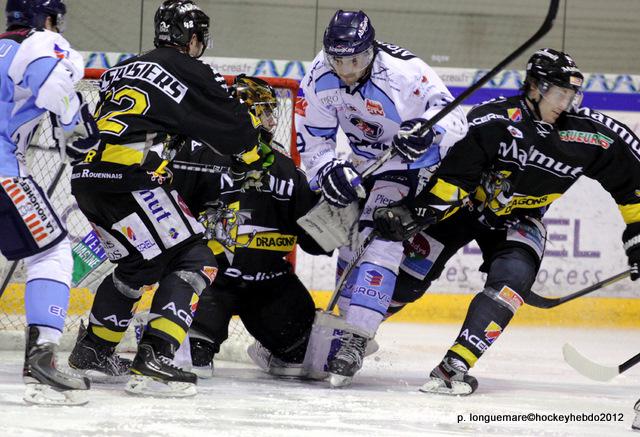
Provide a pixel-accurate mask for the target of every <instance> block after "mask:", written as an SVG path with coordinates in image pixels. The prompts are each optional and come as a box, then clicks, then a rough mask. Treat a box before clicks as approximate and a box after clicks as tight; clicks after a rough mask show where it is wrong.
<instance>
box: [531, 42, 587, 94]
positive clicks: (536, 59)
mask: <svg viewBox="0 0 640 437" xmlns="http://www.w3.org/2000/svg"><path fill="white" fill-rule="evenodd" d="M531 78H533V79H534V80H536V81H537V82H538V83H539V82H541V81H542V82H546V83H548V84H551V85H556V86H559V87H561V88H569V89H572V90H574V91H576V92H579V91H580V89H581V88H582V84H583V82H584V76H583V75H582V73H581V72H580V70H579V69H578V66H577V65H576V63H575V62H574V60H573V58H571V56H569V55H567V54H566V53H563V52H559V51H557V50H554V49H550V48H544V49H540V50H538V51H537V52H535V53H534V54H533V55H532V56H531V58H529V62H527V77H526V80H525V90H526V89H528V86H529V84H530V83H531V81H530V79H531Z"/></svg>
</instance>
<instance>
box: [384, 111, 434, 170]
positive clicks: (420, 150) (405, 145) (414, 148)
mask: <svg viewBox="0 0 640 437" xmlns="http://www.w3.org/2000/svg"><path fill="white" fill-rule="evenodd" d="M426 123H427V120H425V119H424V118H413V119H411V120H407V121H403V122H402V124H401V125H400V130H398V133H397V134H396V135H395V136H394V137H393V141H392V143H391V145H392V146H393V148H394V149H395V150H396V152H397V153H398V155H400V156H402V158H403V159H404V160H406V161H409V162H414V161H417V160H418V159H420V158H421V157H422V156H423V155H424V154H425V152H426V151H427V149H429V147H430V146H431V144H433V140H434V139H435V138H436V132H435V131H434V130H433V128H431V129H429V130H428V131H427V132H426V133H425V134H422V135H421V134H420V130H421V128H422V126H424V125H425V124H426Z"/></svg>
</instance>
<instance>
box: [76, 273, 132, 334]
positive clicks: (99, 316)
mask: <svg viewBox="0 0 640 437" xmlns="http://www.w3.org/2000/svg"><path fill="white" fill-rule="evenodd" d="M123 287H125V286H124V285H121V287H120V288H123ZM131 290H132V292H131V293H128V294H129V295H130V296H134V295H136V294H137V295H138V297H129V296H126V295H125V294H123V292H122V291H121V290H119V289H118V288H117V287H116V285H115V283H114V279H113V275H109V276H107V277H106V278H105V279H104V281H102V284H100V286H99V287H98V290H97V291H96V297H95V298H94V300H93V306H92V307H91V317H90V320H89V326H88V327H87V331H88V335H89V337H90V338H91V339H92V340H93V341H95V342H103V343H108V344H110V345H111V346H116V345H117V344H118V343H120V341H121V340H122V337H124V333H125V332H126V330H127V328H128V327H129V324H130V323H131V320H132V318H133V312H134V308H135V305H136V304H137V302H138V301H139V300H140V295H141V293H139V294H138V293H137V292H136V293H134V290H133V289H131Z"/></svg>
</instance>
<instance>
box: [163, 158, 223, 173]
mask: <svg viewBox="0 0 640 437" xmlns="http://www.w3.org/2000/svg"><path fill="white" fill-rule="evenodd" d="M171 165H172V167H173V168H175V169H178V170H186V171H194V172H197V173H213V174H228V173H229V171H230V168H229V167H227V166H224V165H211V164H202V163H199V162H190V161H176V160H173V161H171Z"/></svg>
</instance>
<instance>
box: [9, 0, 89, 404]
mask: <svg viewBox="0 0 640 437" xmlns="http://www.w3.org/2000/svg"><path fill="white" fill-rule="evenodd" d="M65 13H66V6H65V4H64V3H63V2H62V1H61V0H48V1H44V0H33V1H27V0H8V1H7V3H6V16H7V32H6V33H4V34H2V35H0V53H2V57H1V58H0V83H2V89H1V90H0V100H1V102H2V110H1V111H2V125H1V128H0V155H1V158H0V186H1V187H2V189H1V190H0V251H1V252H2V254H3V255H4V256H5V257H6V258H7V259H9V260H14V261H17V260H19V259H23V260H24V263H25V265H26V269H27V278H26V290H25V309H26V315H27V325H28V327H27V332H26V348H25V361H24V369H23V377H24V382H25V384H26V390H25V396H24V399H25V401H27V402H29V403H39V404H63V405H74V404H82V403H86V401H87V397H86V396H84V394H83V393H82V392H79V391H80V390H87V389H88V388H89V381H88V380H87V379H86V378H79V377H77V376H72V375H68V374H66V373H63V372H61V371H59V370H58V369H57V368H56V365H55V361H54V358H55V351H56V345H57V344H58V343H59V341H60V336H61V335H62V331H63V329H64V319H65V315H66V310H67V307H68V305H69V286H70V283H71V271H72V265H73V261H72V258H71V246H70V242H69V238H68V236H67V230H66V228H65V223H64V222H63V220H62V219H61V218H60V217H59V216H58V213H57V212H56V211H55V209H54V207H53V206H52V204H51V201H50V200H49V197H48V196H47V194H46V193H45V191H44V190H43V187H41V186H40V185H39V184H38V183H37V182H36V181H35V180H34V179H33V178H32V176H31V175H30V173H29V169H28V168H27V165H26V153H27V152H26V150H27V147H28V146H29V143H30V141H31V139H32V137H33V135H34V132H35V131H36V129H37V127H38V125H39V123H40V121H41V119H42V116H43V115H44V114H45V112H47V111H49V112H50V114H51V118H52V120H54V123H55V126H56V127H57V129H56V130H55V131H54V136H57V137H56V138H55V139H56V140H58V141H59V142H60V144H62V145H63V146H64V145H65V143H67V140H68V146H66V148H65V151H66V154H67V155H68V156H69V157H70V158H71V159H78V158H79V157H80V156H81V154H82V152H86V149H88V148H90V147H92V146H94V145H95V144H96V142H97V128H96V127H95V122H93V119H92V118H91V115H90V113H89V110H88V108H87V105H86V104H85V103H83V101H82V97H81V96H80V95H76V92H75V90H74V84H75V83H76V82H78V81H79V80H80V79H82V76H83V74H84V62H83V60H82V56H81V55H80V54H79V53H77V52H76V51H75V50H73V49H72V48H71V47H70V46H69V43H68V42H67V40H66V39H65V38H64V37H63V36H62V35H61V33H62V31H63V30H64V16H65ZM78 135H79V136H80V137H82V138H80V137H79V136H78ZM85 146H86V149H85ZM61 153H64V152H62V151H61ZM2 291H3V290H0V294H1V293H2Z"/></svg>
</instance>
